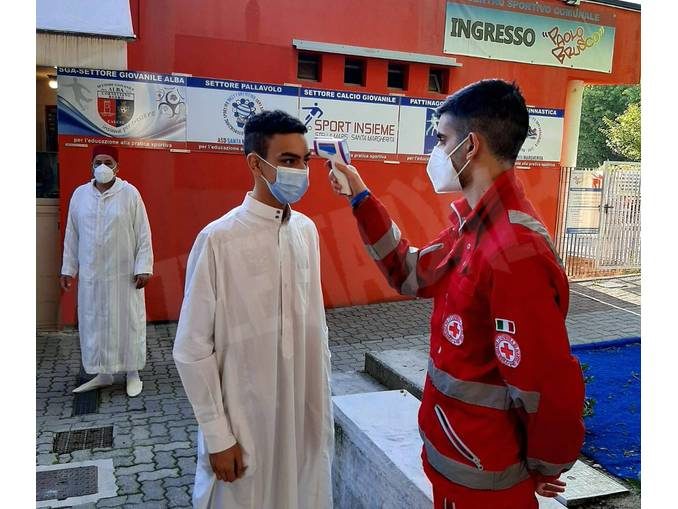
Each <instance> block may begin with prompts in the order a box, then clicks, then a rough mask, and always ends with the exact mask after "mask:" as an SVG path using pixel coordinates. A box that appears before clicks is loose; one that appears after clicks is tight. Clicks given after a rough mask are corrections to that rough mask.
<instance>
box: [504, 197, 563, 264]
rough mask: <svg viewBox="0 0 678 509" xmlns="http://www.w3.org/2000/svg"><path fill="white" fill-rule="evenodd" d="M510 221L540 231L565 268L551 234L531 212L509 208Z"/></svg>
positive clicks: (559, 262)
mask: <svg viewBox="0 0 678 509" xmlns="http://www.w3.org/2000/svg"><path fill="white" fill-rule="evenodd" d="M508 214H509V222H510V223H512V224H520V225H522V226H524V227H525V228H528V229H530V230H532V231H533V232H536V233H538V234H539V235H541V236H542V237H543V238H544V240H546V243H547V244H548V246H549V248H550V249H551V252H552V253H553V256H555V257H556V260H557V261H558V264H559V265H560V266H561V267H562V268H563V269H564V268H565V266H564V265H563V261H562V260H561V259H560V256H559V255H558V253H557V252H556V248H555V247H554V246H553V242H552V241H551V236H550V235H549V232H548V230H547V229H546V227H545V226H544V225H543V224H541V222H540V221H539V220H537V219H535V218H534V217H532V216H531V215H529V214H526V213H525V212H522V211H521V210H509V211H508Z"/></svg>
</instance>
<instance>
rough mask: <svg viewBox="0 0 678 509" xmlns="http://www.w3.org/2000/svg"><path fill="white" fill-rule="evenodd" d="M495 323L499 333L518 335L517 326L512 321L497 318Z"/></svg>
mask: <svg viewBox="0 0 678 509" xmlns="http://www.w3.org/2000/svg"><path fill="white" fill-rule="evenodd" d="M494 321H495V323H496V324H497V332H508V333H509V334H515V333H516V324H515V323H514V322H512V321H511V320H504V319H503V318H495V319H494Z"/></svg>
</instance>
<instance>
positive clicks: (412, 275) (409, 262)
mask: <svg viewBox="0 0 678 509" xmlns="http://www.w3.org/2000/svg"><path fill="white" fill-rule="evenodd" d="M419 254H420V252H419V249H417V248H416V247H410V248H409V249H408V250H407V254H406V255H405V273H406V274H407V277H406V278H405V281H403V284H402V285H401V286H400V293H401V294H402V295H410V296H412V297H416V296H417V292H418V291H419V280H418V279H417V262H418V261H419Z"/></svg>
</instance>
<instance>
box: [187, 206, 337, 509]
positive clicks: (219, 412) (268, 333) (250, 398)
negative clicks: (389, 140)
mask: <svg viewBox="0 0 678 509" xmlns="http://www.w3.org/2000/svg"><path fill="white" fill-rule="evenodd" d="M327 338H328V334H327V325H326V322H325V310H324V306H323V298H322V289H321V286H320V250H319V243H318V232H317V230H316V227H315V225H314V224H313V222H312V221H311V220H310V219H309V218H307V217H306V216H304V215H303V214H300V213H298V212H294V211H291V210H289V209H288V211H287V214H285V212H284V211H283V210H280V209H277V208H273V207H269V206H268V205H265V204H263V203H261V202H258V201H256V200H255V199H254V198H253V197H252V196H251V195H249V194H248V195H247V196H246V198H245V201H244V203H243V204H242V205H241V206H240V207H237V208H235V209H233V210H231V211H230V212H229V213H228V214H226V215H225V216H223V217H222V218H220V219H218V220H216V221H214V222H213V223H211V224H209V225H208V226H207V227H205V229H203V231H202V232H200V234H199V235H198V237H197V239H196V241H195V244H194V246H193V249H192V250H191V254H190V256H189V259H188V266H187V269H186V288H185V294H184V301H183V304H182V307H181V316H180V318H179V325H178V327H177V336H176V340H175V343H174V359H175V362H176V365H177V369H178V371H179V375H180V376H181V380H182V382H183V384H184V388H185V389H186V394H187V396H188V399H189V400H190V402H191V405H192V406H193V409H194V411H195V416H196V419H197V420H198V424H199V431H198V461H197V469H196V475H195V486H194V490H193V505H194V507H196V508H219V509H221V508H227V509H245V508H247V509H325V508H329V507H332V486H331V462H332V455H333V448H334V428H333V420H332V409H331V404H330V385H329V376H330V352H329V348H328V343H327ZM236 441H237V442H238V443H239V444H240V446H241V448H242V450H243V453H244V463H245V465H246V466H247V470H246V473H245V476H244V477H243V478H241V479H239V480H236V481H235V482H233V483H226V482H223V481H219V480H217V478H216V477H215V475H214V473H213V472H212V468H211V466H210V462H209V453H215V452H220V451H224V450H226V449H228V448H230V447H232V446H233V445H234V444H235V443H236Z"/></svg>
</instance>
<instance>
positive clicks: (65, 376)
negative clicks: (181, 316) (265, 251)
mask: <svg viewBox="0 0 678 509" xmlns="http://www.w3.org/2000/svg"><path fill="white" fill-rule="evenodd" d="M598 283H599V282H598ZM572 289H573V291H574V292H577V293H573V294H572V298H571V305H570V309H571V311H570V316H569V317H568V320H567V326H568V331H569V333H570V339H571V342H572V343H577V342H587V341H598V340H604V339H612V338H614V337H626V336H632V335H640V317H639V316H636V315H634V314H631V313H629V312H628V311H624V309H626V310H630V311H633V312H635V313H639V312H640V307H639V306H638V301H637V300H636V299H637V297H638V296H639V294H640V281H639V280H638V281H634V280H631V281H630V282H629V281H627V282H625V283H624V286H623V287H622V286H618V285H617V286H616V285H615V284H614V282H613V283H612V284H610V283H608V284H607V286H601V285H600V284H594V283H591V282H589V283H578V284H573V285H572ZM578 293H581V294H585V295H589V296H590V297H593V298H594V299H598V300H604V301H606V302H610V303H611V304H613V305H615V306H617V307H618V308H622V309H617V308H613V307H610V306H609V305H607V304H604V303H601V302H598V300H593V299H591V298H588V297H585V296H583V295H579V294H578ZM430 313H431V301H401V302H390V303H384V304H374V305H370V306H360V307H352V308H338V309H333V310H328V311H327V321H328V325H329V329H330V349H331V351H332V368H333V370H334V371H354V370H361V369H362V367H363V362H364V354H365V352H366V351H368V350H377V351H378V350H388V349H395V348H398V349H403V348H411V349H418V350H424V351H426V350H427V349H428V325H429V317H430ZM175 332H176V324H172V323H170V324H150V325H149V326H148V336H147V343H148V363H147V367H146V369H144V370H143V371H142V372H141V377H142V380H143V381H144V390H143V392H142V394H141V395H140V396H138V397H137V398H134V399H130V398H128V397H127V395H126V394H125V388H124V385H123V383H122V382H123V380H122V379H120V380H117V381H118V382H119V383H118V384H117V385H114V386H113V387H111V388H106V389H103V390H101V391H100V405H99V410H98V413H96V414H88V415H83V416H78V417H71V412H72V406H73V395H72V394H71V391H72V390H73V389H74V388H75V387H76V385H77V377H78V372H79V369H80V351H79V345H78V336H77V332H75V331H61V332H39V333H38V335H37V343H36V351H37V352H36V353H37V380H36V386H37V389H36V391H37V393H36V398H37V399H36V412H37V416H36V424H37V434H36V464H38V465H51V464H55V463H60V464H61V463H69V462H75V461H84V460H89V459H104V458H112V459H113V464H114V467H115V477H116V482H117V486H118V496H117V497H114V498H109V499H102V500H100V501H99V502H98V503H96V504H87V505H85V506H80V507H81V508H83V509H84V508H85V507H87V508H88V509H89V508H94V507H97V508H98V507H146V508H154V507H158V508H174V507H190V496H191V493H192V483H193V474H194V472H195V448H196V442H195V440H196V432H197V423H196V421H195V418H194V416H193V411H192V409H191V406H190V404H189V403H188V400H187V399H186V395H185V393H184V390H183V387H182V386H181V382H180V380H179V376H178V373H177V371H176V368H175V366H174V363H173V361H172V342H173V338H174V334H175ZM110 425H113V433H114V443H113V448H112V449H94V450H83V451H74V452H73V453H71V454H60V455H57V454H54V453H52V441H53V439H54V435H55V433H56V432H59V431H68V430H75V429H82V428H88V427H98V426H110Z"/></svg>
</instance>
